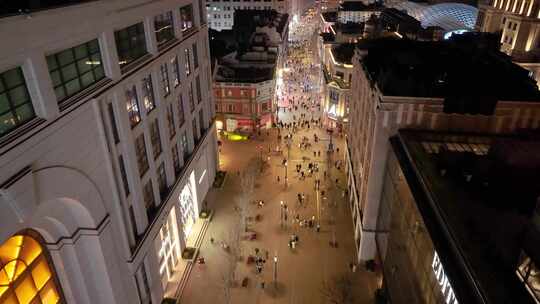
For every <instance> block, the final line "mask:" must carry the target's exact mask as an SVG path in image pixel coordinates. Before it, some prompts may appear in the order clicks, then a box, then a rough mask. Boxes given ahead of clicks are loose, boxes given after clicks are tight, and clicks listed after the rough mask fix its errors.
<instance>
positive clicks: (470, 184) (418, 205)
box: [376, 126, 540, 304]
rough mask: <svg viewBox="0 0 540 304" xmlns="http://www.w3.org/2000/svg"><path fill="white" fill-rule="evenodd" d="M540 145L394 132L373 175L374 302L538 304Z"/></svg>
mask: <svg viewBox="0 0 540 304" xmlns="http://www.w3.org/2000/svg"><path fill="white" fill-rule="evenodd" d="M413 128H415V127H414V126H413ZM538 139H539V134H534V133H530V134H527V133H522V134H519V135H518V136H512V137H509V136H493V135H483V134H470V133H469V134H463V133H454V132H442V131H418V130H410V129H409V130H399V131H397V133H396V135H395V136H392V137H391V138H390V144H389V147H388V153H387V158H388V159H387V161H386V165H385V166H384V169H383V170H382V172H381V175H382V176H383V178H382V181H383V184H382V192H381V195H380V201H381V203H380V206H379V212H378V218H377V226H376V231H377V234H376V244H377V257H376V259H377V261H378V263H377V264H378V265H381V266H382V267H381V269H382V277H383V283H382V290H383V292H382V293H380V294H379V295H380V296H382V297H384V298H386V299H387V300H388V302H390V303H395V304H409V303H449V304H458V303H467V304H484V303H490V304H506V303H520V304H534V303H538V301H539V300H540V290H539V289H538V285H539V284H540V278H539V277H538V273H539V271H540V268H539V266H538V265H540V264H539V263H540V251H539V249H538V241H539V240H540V229H539V227H540V225H539V219H540V190H539V188H538V187H537V184H538V181H539V180H540V158H539V157H538V155H540V142H539V141H538ZM386 141H387V139H386Z"/></svg>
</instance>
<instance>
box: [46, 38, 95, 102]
mask: <svg viewBox="0 0 540 304" xmlns="http://www.w3.org/2000/svg"><path fill="white" fill-rule="evenodd" d="M47 65H48V68H49V73H50V74H51V79H52V82H53V87H54V92H55V93H56V100H57V101H58V102H61V101H64V100H65V99H67V98H69V97H71V96H73V95H75V94H77V93H79V92H80V91H82V90H84V89H86V88H88V87H90V86H91V85H93V84H95V83H97V82H98V81H100V80H101V79H103V78H105V72H104V70H103V64H102V60H101V53H100V51H99V43H98V41H97V39H95V40H92V41H90V42H87V43H83V44H81V45H78V46H76V47H73V48H70V49H67V50H64V51H62V52H58V53H56V54H53V55H49V56H47Z"/></svg>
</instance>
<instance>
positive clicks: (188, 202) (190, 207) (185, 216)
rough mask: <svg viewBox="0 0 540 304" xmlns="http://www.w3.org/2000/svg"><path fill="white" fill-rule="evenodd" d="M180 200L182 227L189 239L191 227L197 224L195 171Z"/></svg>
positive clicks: (183, 189) (185, 236) (185, 237)
mask: <svg viewBox="0 0 540 304" xmlns="http://www.w3.org/2000/svg"><path fill="white" fill-rule="evenodd" d="M179 201H180V214H181V215H182V226H183V227H182V228H183V232H184V239H186V240H187V238H188V237H189V234H190V232H191V228H193V224H195V220H196V218H197V214H198V210H197V209H198V208H197V194H196V192H195V173H194V172H191V174H190V175H189V180H188V182H187V183H186V184H185V185H184V188H182V192H181V193H180V197H179Z"/></svg>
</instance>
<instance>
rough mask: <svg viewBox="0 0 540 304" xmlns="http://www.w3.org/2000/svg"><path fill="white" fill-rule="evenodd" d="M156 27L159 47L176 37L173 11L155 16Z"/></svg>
mask: <svg viewBox="0 0 540 304" xmlns="http://www.w3.org/2000/svg"><path fill="white" fill-rule="evenodd" d="M154 28H155V33H156V40H157V44H158V47H161V46H163V45H164V44H165V43H167V42H168V41H170V40H172V39H173V38H174V25H173V16H172V12H166V13H164V14H161V15H157V16H155V17H154Z"/></svg>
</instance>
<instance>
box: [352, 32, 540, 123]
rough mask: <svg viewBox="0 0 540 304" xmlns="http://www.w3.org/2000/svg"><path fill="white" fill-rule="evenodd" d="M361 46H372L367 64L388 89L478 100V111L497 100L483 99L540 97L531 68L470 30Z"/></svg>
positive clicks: (456, 102) (454, 102) (459, 100)
mask: <svg viewBox="0 0 540 304" xmlns="http://www.w3.org/2000/svg"><path fill="white" fill-rule="evenodd" d="M358 48H360V49H363V50H367V51H368V53H367V55H366V56H365V57H364V58H363V60H362V64H363V66H364V68H365V69H366V70H367V72H368V73H369V76H370V78H371V79H372V81H374V82H375V83H376V84H377V85H378V87H379V89H380V90H381V91H382V93H383V94H384V95H389V96H411V97H443V98H445V99H446V100H445V107H446V106H447V104H446V101H452V102H451V103H452V105H453V106H454V107H463V105H467V104H468V106H471V104H476V105H479V108H478V109H473V110H472V111H473V112H474V111H477V113H484V114H490V113H489V111H490V110H493V106H491V107H490V106H489V105H488V106H484V105H481V104H495V103H496V102H497V100H505V101H540V93H539V91H538V87H537V85H536V82H535V81H534V80H533V79H532V78H530V77H529V72H528V71H527V70H525V69H523V68H522V67H520V66H518V65H516V64H514V63H513V62H512V61H511V58H510V57H508V56H506V55H505V54H503V53H501V52H500V51H498V50H494V49H493V48H492V47H490V46H489V45H484V44H482V43H478V41H475V40H474V37H473V38H471V37H468V36H467V35H465V34H464V35H455V38H454V36H453V37H452V39H451V40H445V41H438V42H424V41H411V40H405V39H377V40H371V41H366V40H363V41H360V43H359V44H358ZM449 105H450V103H449ZM485 111H487V113H486V112H485Z"/></svg>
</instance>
